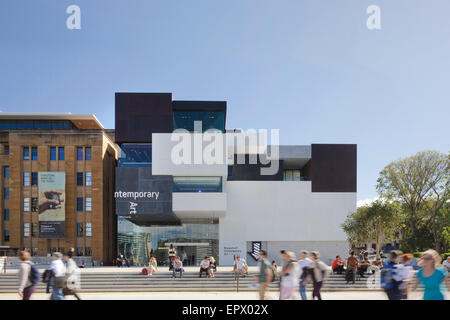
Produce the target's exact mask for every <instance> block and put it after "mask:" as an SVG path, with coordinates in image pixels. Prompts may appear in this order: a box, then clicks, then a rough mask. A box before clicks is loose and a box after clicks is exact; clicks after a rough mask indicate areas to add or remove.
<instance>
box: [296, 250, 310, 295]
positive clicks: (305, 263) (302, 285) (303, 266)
mask: <svg viewBox="0 0 450 320" xmlns="http://www.w3.org/2000/svg"><path fill="white" fill-rule="evenodd" d="M308 253H309V252H308V251H306V250H303V251H302V252H300V259H299V260H298V261H297V263H298V266H299V269H300V270H299V272H300V276H299V277H300V281H299V290H300V296H301V297H302V300H307V299H308V298H307V297H306V278H307V276H308V268H309V266H310V265H311V262H312V261H311V259H310V258H308Z"/></svg>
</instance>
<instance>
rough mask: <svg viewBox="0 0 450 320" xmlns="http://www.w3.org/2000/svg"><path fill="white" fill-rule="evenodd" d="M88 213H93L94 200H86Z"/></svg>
mask: <svg viewBox="0 0 450 320" xmlns="http://www.w3.org/2000/svg"><path fill="white" fill-rule="evenodd" d="M86 211H92V198H86Z"/></svg>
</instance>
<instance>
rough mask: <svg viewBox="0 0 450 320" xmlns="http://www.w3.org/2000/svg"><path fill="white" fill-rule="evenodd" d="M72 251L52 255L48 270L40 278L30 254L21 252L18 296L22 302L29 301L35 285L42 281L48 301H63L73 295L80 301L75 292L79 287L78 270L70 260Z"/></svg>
mask: <svg viewBox="0 0 450 320" xmlns="http://www.w3.org/2000/svg"><path fill="white" fill-rule="evenodd" d="M73 254H74V249H73V248H72V249H70V250H69V251H68V252H67V253H66V254H65V255H63V254H62V253H60V252H54V253H53V254H52V262H51V264H50V268H49V269H47V270H45V271H44V273H43V275H42V276H41V275H40V273H39V271H38V269H37V268H36V267H35V266H34V265H33V264H32V262H31V261H30V253H29V252H28V251H21V252H20V253H19V259H20V261H21V264H20V269H19V290H18V291H19V295H20V296H21V297H22V298H23V300H30V298H31V295H32V294H33V293H34V291H35V287H36V285H37V284H38V283H39V282H40V281H43V282H44V283H46V284H47V290H46V292H47V293H50V291H51V295H50V300H64V297H65V296H70V295H73V296H75V298H77V299H78V300H80V297H79V296H78V294H77V290H78V289H79V287H80V277H79V272H78V271H79V269H78V266H77V264H76V263H75V261H74V260H73V259H72V257H73Z"/></svg>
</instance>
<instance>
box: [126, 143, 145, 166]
mask: <svg viewBox="0 0 450 320" xmlns="http://www.w3.org/2000/svg"><path fill="white" fill-rule="evenodd" d="M120 149H121V150H120V155H119V163H118V166H119V167H151V166H152V145H151V144H128V143H124V144H122V145H121V146H120Z"/></svg>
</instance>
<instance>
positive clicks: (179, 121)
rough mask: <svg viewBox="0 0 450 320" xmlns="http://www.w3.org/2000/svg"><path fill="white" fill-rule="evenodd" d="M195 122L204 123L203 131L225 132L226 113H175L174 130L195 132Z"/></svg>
mask: <svg viewBox="0 0 450 320" xmlns="http://www.w3.org/2000/svg"><path fill="white" fill-rule="evenodd" d="M194 121H201V122H202V130H203V132H205V131H206V130H208V129H217V130H220V131H222V132H225V113H224V112H219V111H174V112H173V129H174V130H175V129H186V130H188V131H189V132H194Z"/></svg>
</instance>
